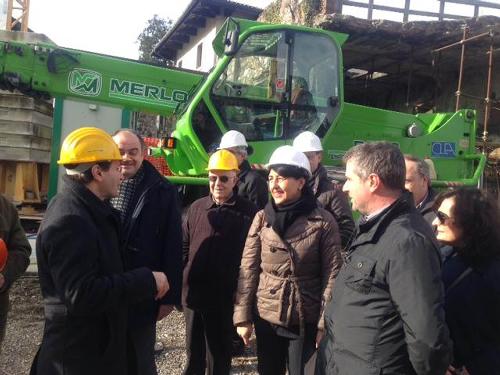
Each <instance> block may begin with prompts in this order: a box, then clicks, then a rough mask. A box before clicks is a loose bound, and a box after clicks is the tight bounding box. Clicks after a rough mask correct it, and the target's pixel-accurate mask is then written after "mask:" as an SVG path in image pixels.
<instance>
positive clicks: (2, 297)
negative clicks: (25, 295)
mask: <svg viewBox="0 0 500 375" xmlns="http://www.w3.org/2000/svg"><path fill="white" fill-rule="evenodd" d="M8 312H9V291H8V290H6V291H5V292H3V293H0V353H1V352H2V343H3V339H4V338H5V330H6V328H7V314H8Z"/></svg>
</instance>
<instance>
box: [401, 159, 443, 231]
mask: <svg viewBox="0 0 500 375" xmlns="http://www.w3.org/2000/svg"><path fill="white" fill-rule="evenodd" d="M404 157H405V165H406V178H405V188H406V189H407V190H409V191H410V192H411V193H412V194H413V200H414V201H415V206H416V207H417V210H418V211H419V212H420V213H421V214H422V216H423V217H424V219H425V220H426V221H427V222H428V223H429V224H431V225H432V222H433V221H434V219H435V218H436V214H435V212H434V200H435V199H436V192H435V191H434V190H433V189H432V187H431V174H430V168H429V165H428V164H427V163H426V162H425V161H424V160H422V159H419V158H417V157H415V156H413V155H405V156H404Z"/></svg>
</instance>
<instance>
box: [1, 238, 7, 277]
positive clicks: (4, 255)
mask: <svg viewBox="0 0 500 375" xmlns="http://www.w3.org/2000/svg"><path fill="white" fill-rule="evenodd" d="M8 255H9V253H8V252H7V245H6V244H5V241H4V240H3V239H1V238H0V271H2V270H3V269H4V267H5V265H6V264H7V257H8Z"/></svg>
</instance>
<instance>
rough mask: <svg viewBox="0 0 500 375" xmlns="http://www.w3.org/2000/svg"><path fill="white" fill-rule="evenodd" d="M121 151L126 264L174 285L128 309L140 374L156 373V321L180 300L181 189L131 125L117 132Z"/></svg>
mask: <svg viewBox="0 0 500 375" xmlns="http://www.w3.org/2000/svg"><path fill="white" fill-rule="evenodd" d="M113 139H114V141H115V142H116V144H117V145H118V148H119V150H120V154H121V155H122V162H121V171H122V175H123V178H124V181H123V182H122V184H121V186H120V190H119V194H118V197H116V198H114V199H112V200H111V203H112V204H113V206H114V207H115V208H116V209H117V210H118V211H119V212H120V217H121V221H122V224H123V228H124V232H125V236H124V237H125V266H126V268H127V269H134V268H138V267H148V268H150V269H152V270H155V271H161V272H164V273H165V274H166V275H167V278H168V281H169V284H170V290H169V291H168V293H167V294H166V295H165V297H163V298H162V299H161V300H159V301H152V300H149V301H144V302H142V303H140V304H137V305H134V306H132V307H131V309H130V313H129V323H130V325H129V334H130V336H131V339H132V343H133V347H134V350H135V351H136V353H137V356H136V357H137V360H138V362H137V373H138V374H139V375H155V374H157V370H156V363H155V358H154V345H155V338H156V322H157V321H160V320H161V319H163V318H165V317H166V316H167V315H168V314H170V312H171V311H172V309H173V306H174V305H179V304H180V303H181V290H182V224H181V213H180V205H179V199H178V195H177V190H176V188H175V187H174V186H173V185H172V184H170V183H169V182H168V181H167V180H166V179H165V177H164V176H162V175H160V173H159V172H158V171H157V170H156V169H155V168H154V167H153V166H152V165H151V163H149V162H148V161H147V160H144V156H145V153H146V151H147V148H146V146H145V144H144V140H143V139H142V137H141V136H140V135H139V134H138V133H137V132H135V131H133V130H131V129H122V130H120V131H118V132H116V133H115V134H114V136H113Z"/></svg>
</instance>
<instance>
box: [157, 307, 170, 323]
mask: <svg viewBox="0 0 500 375" xmlns="http://www.w3.org/2000/svg"><path fill="white" fill-rule="evenodd" d="M173 309H174V305H160V308H159V309H158V316H157V318H156V320H157V321H160V320H162V319H163V318H166V317H167V316H168V315H169V314H170V313H171V312H172V310H173Z"/></svg>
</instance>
